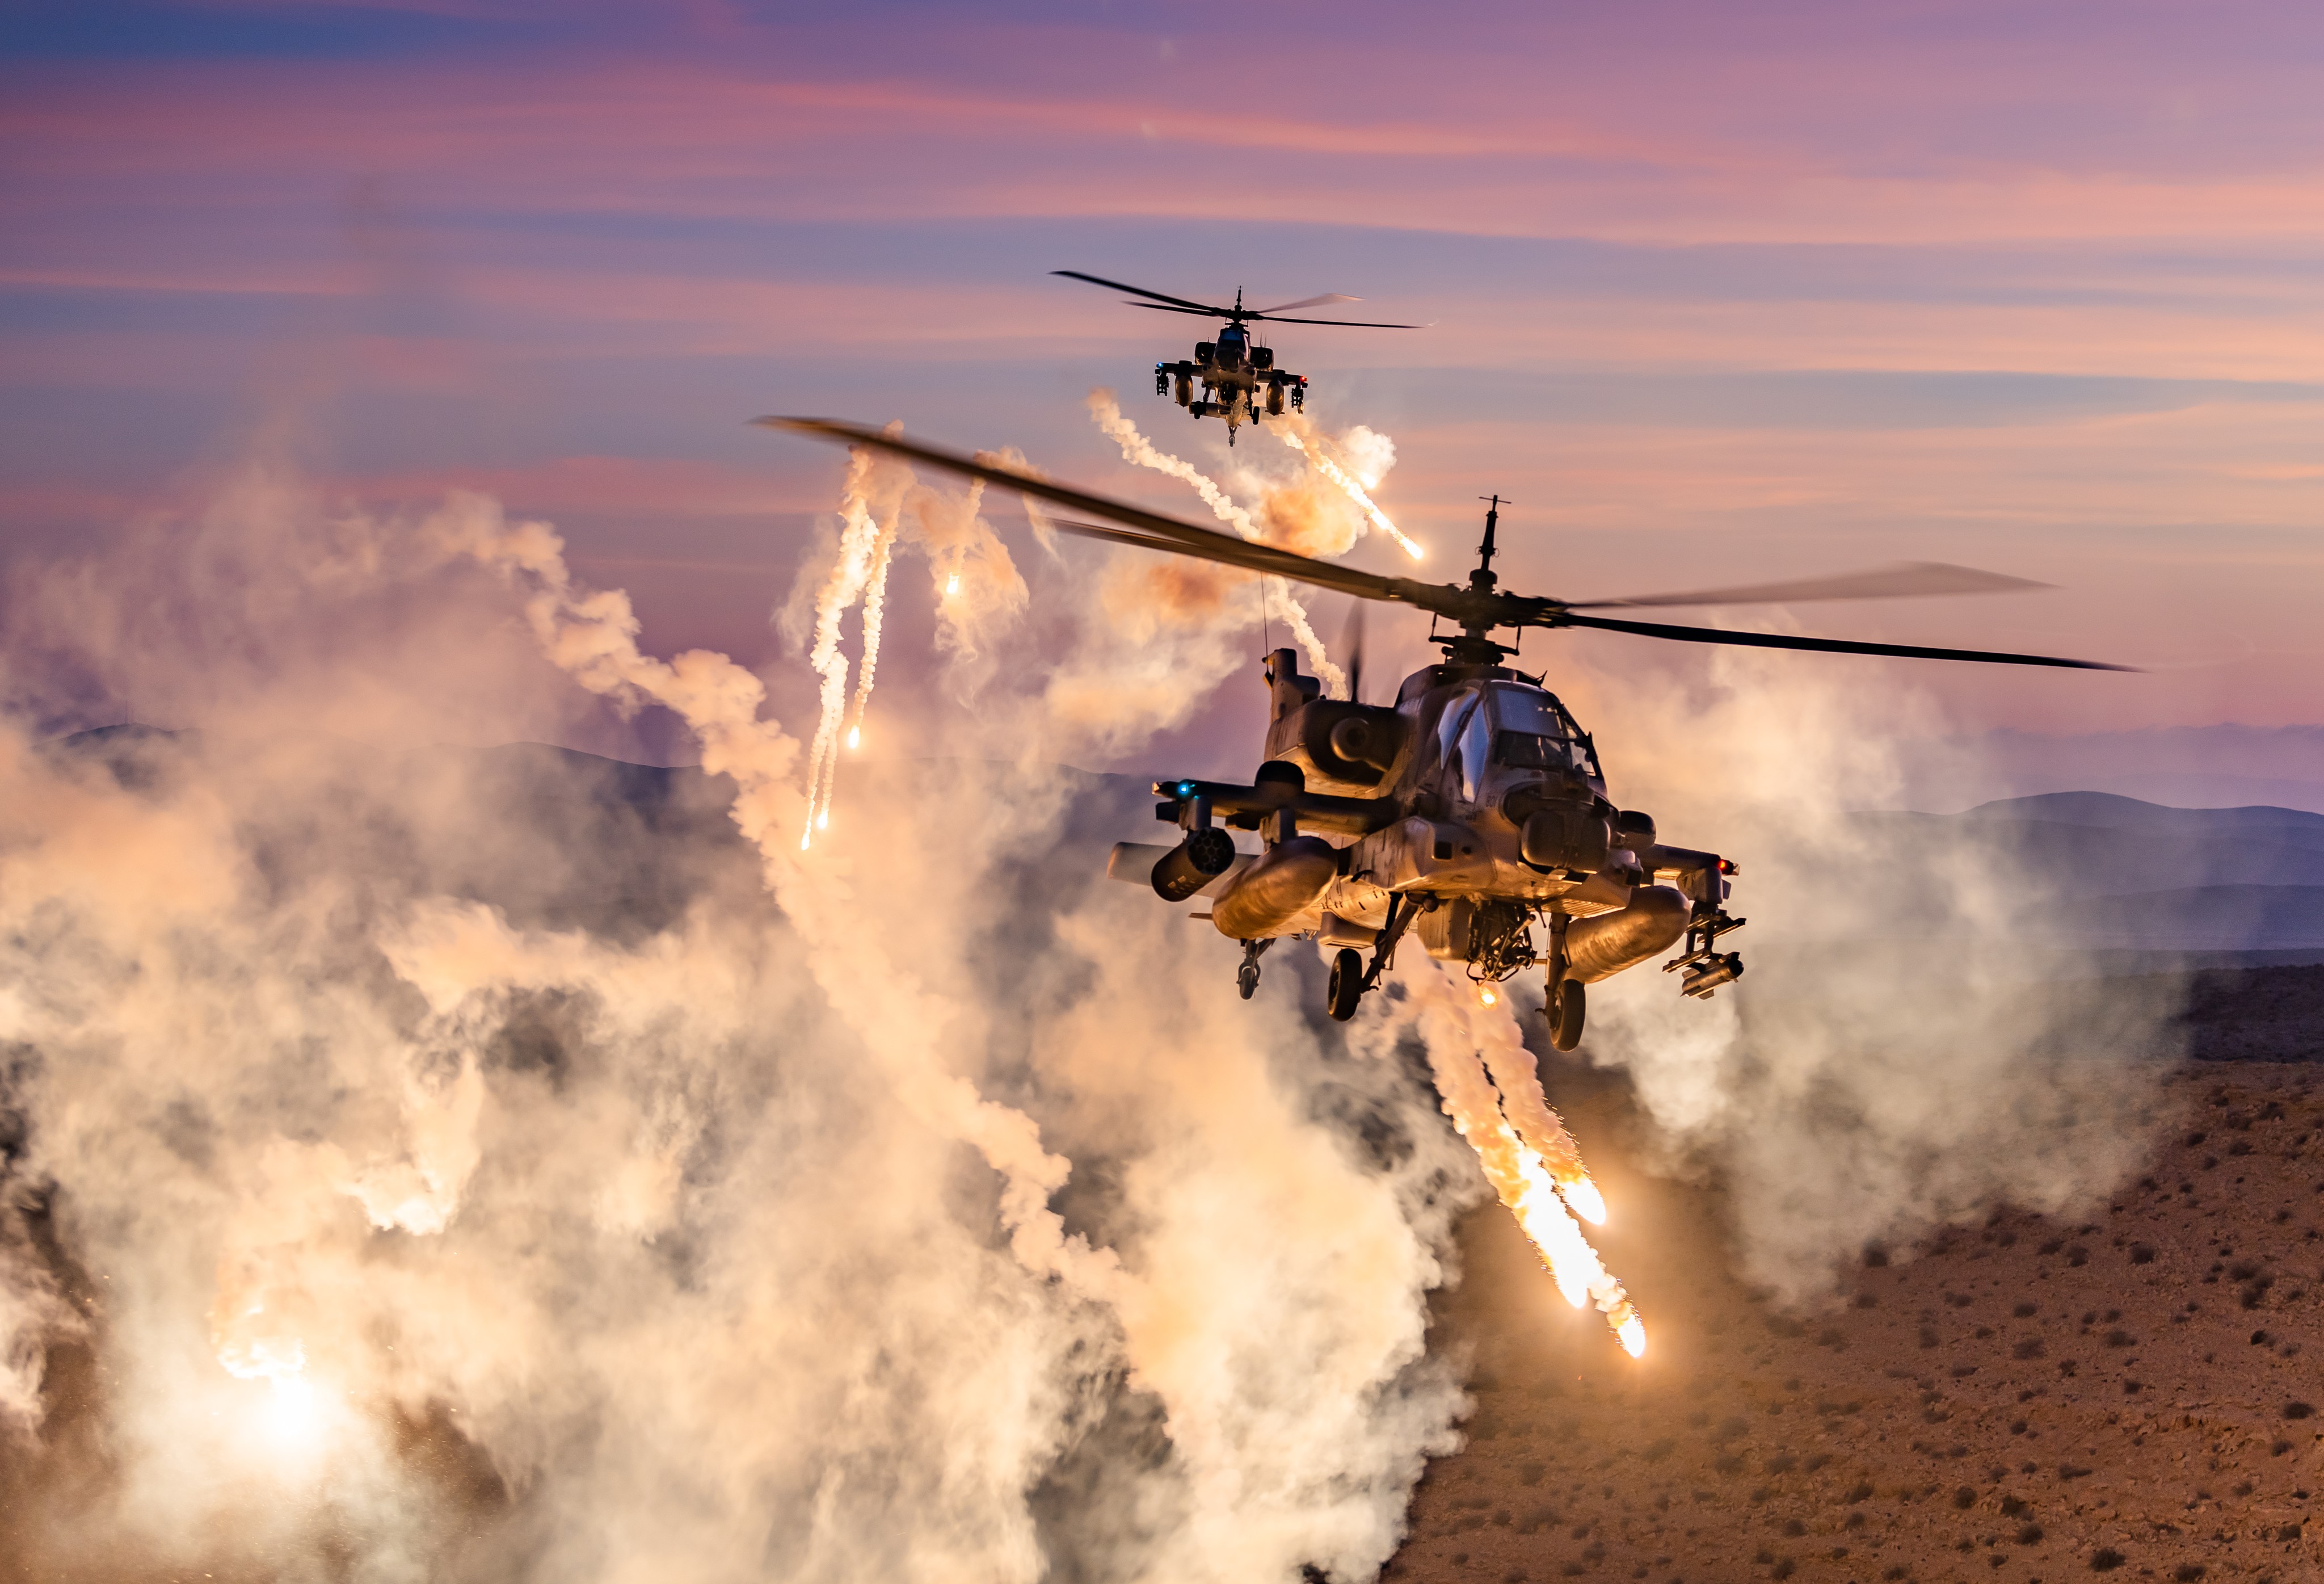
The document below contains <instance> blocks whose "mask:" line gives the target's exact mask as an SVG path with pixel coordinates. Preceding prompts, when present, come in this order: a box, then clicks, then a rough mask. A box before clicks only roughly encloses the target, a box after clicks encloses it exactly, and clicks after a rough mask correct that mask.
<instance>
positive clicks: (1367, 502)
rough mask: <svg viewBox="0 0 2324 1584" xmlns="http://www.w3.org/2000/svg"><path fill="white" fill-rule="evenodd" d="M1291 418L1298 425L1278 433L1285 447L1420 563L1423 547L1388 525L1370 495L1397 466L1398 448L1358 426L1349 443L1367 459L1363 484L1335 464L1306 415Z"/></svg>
mask: <svg viewBox="0 0 2324 1584" xmlns="http://www.w3.org/2000/svg"><path fill="white" fill-rule="evenodd" d="M1290 416H1294V417H1296V418H1297V420H1298V421H1297V422H1296V423H1291V424H1286V426H1285V427H1283V428H1281V429H1279V430H1277V431H1276V432H1277V436H1278V437H1279V438H1280V439H1281V440H1282V441H1283V443H1284V444H1285V445H1286V446H1289V447H1290V448H1291V449H1293V450H1295V451H1297V452H1299V453H1301V454H1302V455H1303V456H1305V458H1306V459H1307V465H1308V466H1309V467H1311V468H1314V469H1315V471H1316V472H1318V473H1321V474H1322V475H1323V477H1326V478H1328V479H1330V480H1331V481H1332V482H1333V484H1335V485H1338V486H1340V490H1341V493H1342V494H1343V495H1345V496H1347V497H1348V498H1349V499H1350V500H1351V501H1353V502H1354V503H1355V504H1356V505H1357V506H1358V507H1359V508H1360V510H1361V511H1362V512H1363V514H1364V518H1365V520H1366V521H1367V522H1369V523H1370V524H1371V525H1372V526H1373V527H1375V528H1377V529H1379V531H1380V532H1381V533H1385V534H1387V535H1388V537H1389V538H1390V539H1393V540H1395V541H1396V542H1397V545H1398V546H1399V547H1400V548H1401V549H1402V550H1403V551H1404V553H1405V554H1406V555H1408V556H1410V557H1411V558H1412V559H1413V560H1419V559H1420V554H1421V552H1420V546H1419V545H1417V544H1416V543H1414V542H1412V540H1411V539H1410V538H1408V537H1406V534H1405V532H1404V530H1403V529H1401V528H1399V527H1397V525H1396V524H1395V523H1391V522H1389V521H1388V514H1387V513H1386V512H1383V511H1381V510H1380V509H1379V505H1378V504H1376V503H1375V502H1374V501H1373V499H1372V497H1371V495H1370V493H1369V490H1370V487H1371V486H1374V485H1377V484H1379V481H1380V479H1381V477H1384V476H1385V475H1386V474H1387V472H1388V468H1390V467H1393V466H1394V465H1395V462H1396V447H1395V446H1394V445H1393V444H1392V443H1391V442H1390V441H1389V440H1388V437H1387V436H1386V435H1384V434H1379V433H1376V432H1375V431H1371V430H1369V429H1366V428H1365V427H1364V426H1363V425H1361V424H1358V425H1357V426H1356V428H1355V430H1354V431H1353V433H1352V434H1351V436H1350V437H1349V440H1350V444H1351V449H1352V448H1355V447H1360V448H1361V450H1362V452H1363V459H1362V460H1361V461H1360V462H1359V463H1358V464H1357V465H1358V466H1359V467H1360V468H1365V469H1366V473H1367V477H1365V478H1364V479H1358V478H1356V477H1354V476H1352V475H1351V474H1350V473H1349V472H1348V470H1347V469H1346V468H1342V467H1341V466H1340V464H1339V463H1338V462H1336V461H1334V460H1333V459H1332V456H1331V452H1330V449H1329V446H1328V442H1326V441H1325V440H1324V439H1323V436H1322V435H1321V434H1319V433H1318V432H1316V429H1315V426H1314V423H1313V422H1312V421H1309V420H1308V419H1307V417H1306V415H1305V413H1298V414H1292V415H1290Z"/></svg>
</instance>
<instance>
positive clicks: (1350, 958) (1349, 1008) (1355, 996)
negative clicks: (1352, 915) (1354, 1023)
mask: <svg viewBox="0 0 2324 1584" xmlns="http://www.w3.org/2000/svg"><path fill="white" fill-rule="evenodd" d="M1363 994H1364V959H1363V956H1362V954H1361V953H1360V952H1358V951H1356V950H1355V949H1352V948H1350V947H1344V946H1343V947H1342V948H1341V949H1340V954H1339V955H1338V956H1337V957H1334V958H1333V959H1332V984H1331V987H1330V988H1329V989H1327V990H1325V991H1324V992H1323V1010H1324V1011H1326V1012H1328V1013H1330V1014H1332V1021H1333V1022H1334V1023H1345V1022H1347V1021H1348V1019H1350V1018H1351V1017H1353V1016H1355V1015H1356V1003H1357V1002H1358V1001H1360V1000H1361V999H1363Z"/></svg>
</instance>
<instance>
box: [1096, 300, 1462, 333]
mask: <svg viewBox="0 0 2324 1584" xmlns="http://www.w3.org/2000/svg"><path fill="white" fill-rule="evenodd" d="M1123 306H1124V307H1127V308H1150V309H1152V310H1154V311H1155V312H1157V313H1191V314H1195V315H1197V316H1199V317H1201V318H1203V319H1249V320H1266V321H1267V322H1268V324H1271V325H1340V326H1342V327H1344V328H1346V329H1354V330H1425V329H1428V326H1426V325H1384V324H1375V323H1373V322H1372V321H1371V320H1362V319H1287V318H1286V317H1284V316H1283V315H1281V314H1276V313H1254V312H1252V311H1251V310H1250V309H1248V308H1246V309H1244V310H1242V311H1241V312H1240V313H1237V312H1235V311H1234V310H1232V309H1231V308H1174V307H1172V306H1171V305H1170V304H1168V303H1167V302H1130V303H1125V304H1123Z"/></svg>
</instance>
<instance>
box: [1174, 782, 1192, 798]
mask: <svg viewBox="0 0 2324 1584" xmlns="http://www.w3.org/2000/svg"><path fill="white" fill-rule="evenodd" d="M1178 795H1179V796H1180V797H1182V798H1191V797H1193V796H1194V783H1193V782H1191V781H1182V782H1180V783H1178Z"/></svg>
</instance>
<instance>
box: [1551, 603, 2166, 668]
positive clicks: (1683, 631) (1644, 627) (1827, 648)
mask: <svg viewBox="0 0 2324 1584" xmlns="http://www.w3.org/2000/svg"><path fill="white" fill-rule="evenodd" d="M1535 625H1541V626H1552V627H1600V628H1603V629H1604V630H1605V631H1607V632H1609V633H1635V634H1637V635H1638V636H1640V637H1642V638H1675V639H1677V640H1678V641H1679V642H1681V643H1683V644H1734V645H1737V646H1738V647H1741V648H1745V649H1806V650H1812V651H1813V652H1815V653H1820V654H1893V655H1898V656H1901V657H1903V658H1904V659H1906V660H1973V661H1983V662H1987V663H1989V664H1994V665H2054V666H2062V667H2065V668H2066V669H2068V670H2070V671H2136V670H2137V669H2138V668H2137V667H2136V666H2135V665H2108V664H2107V663H2106V662H2104V661H2098V660H2061V659H2059V658H2058V657H2057V656H2055V655H2051V654H2000V653H1994V652H1993V651H1991V650H1987V649H1928V648H1923V646H1921V645H1920V644H1864V643H1859V642H1858V641H1857V640H1855V639H1853V638H1794V637H1793V636H1791V635H1789V634H1785V633H1735V632H1729V631H1728V630H1727V629H1726V628H1723V627H1674V626H1670V625H1665V624H1664V623H1662V622H1626V621H1621V620H1618V619H1617V618H1615V617H1613V616H1574V615H1572V614H1571V613H1570V612H1566V611H1560V612H1557V613H1556V614H1555V615H1554V616H1550V617H1549V618H1548V619H1546V620H1544V621H1542V622H1540V623H1537V624H1535Z"/></svg>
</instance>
